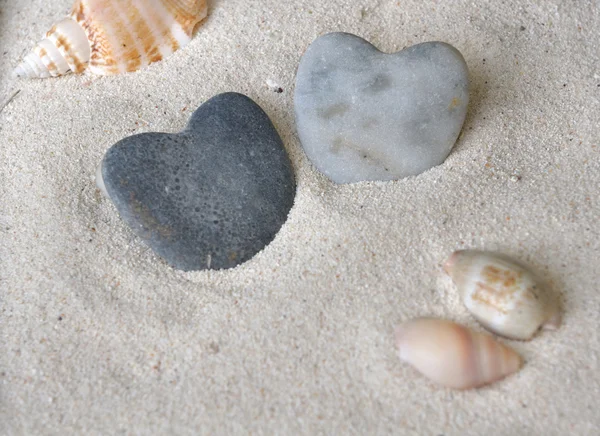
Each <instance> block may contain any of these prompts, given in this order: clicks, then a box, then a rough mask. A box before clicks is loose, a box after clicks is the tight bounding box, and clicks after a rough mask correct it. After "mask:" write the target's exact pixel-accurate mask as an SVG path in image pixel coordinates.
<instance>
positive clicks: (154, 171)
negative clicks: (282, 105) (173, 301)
mask: <svg viewBox="0 0 600 436" xmlns="http://www.w3.org/2000/svg"><path fill="white" fill-rule="evenodd" d="M101 179H102V180H101V181H103V182H104V186H105V189H106V191H107V193H108V195H109V197H110V198H111V200H112V201H113V202H114V204H115V206H116V207H117V209H118V211H119V214H120V215H121V217H122V218H123V219H124V220H125V222H126V223H127V224H128V225H129V226H131V228H132V229H133V230H134V232H135V233H136V234H138V235H139V236H140V237H141V238H142V239H143V240H144V241H145V242H146V243H147V244H148V245H150V247H152V249H153V250H154V251H155V252H156V253H157V254H159V255H160V256H162V257H163V258H164V259H165V260H166V261H167V262H168V263H170V264H171V265H172V266H174V267H175V268H178V269H182V270H186V271H188V270H201V269H222V268H231V267H234V266H236V265H238V264H240V263H242V262H244V261H246V260H248V259H250V258H251V257H252V256H254V255H255V254H256V253H258V252H259V251H261V250H262V249H263V248H264V247H265V246H266V245H267V244H269V243H270V242H271V241H272V240H273V238H274V237H275V235H276V233H277V232H278V231H279V229H280V228H281V226H282V225H283V224H284V222H285V221H286V219H287V215H288V212H289V211H290V209H291V207H292V205H293V202H294V195H295V182H294V177H293V173H292V168H291V164H290V162H289V158H288V156H287V154H286V152H285V149H284V147H283V143H282V141H281V139H280V137H279V135H278V134H277V131H276V130H275V128H274V127H273V125H272V123H271V121H270V120H269V118H268V116H267V115H266V114H265V113H264V112H263V110H262V109H261V108H260V107H259V106H258V105H257V104H256V103H254V102H253V101H252V100H250V99H249V98H248V97H246V96H243V95H241V94H235V93H227V94H221V95H218V96H216V97H214V98H212V99H211V100H209V101H208V102H206V103H205V104H203V105H202V106H201V107H200V108H199V109H198V110H196V112H194V114H193V115H192V118H191V120H190V122H189V124H188V126H187V127H186V129H185V130H183V131H182V132H180V133H178V134H166V133H144V134H141V135H135V136H131V137H129V138H126V139H124V140H122V141H120V142H118V143H117V144H115V145H114V146H112V147H111V149H110V150H109V151H108V152H107V153H106V156H105V157H104V160H103V162H102V166H101Z"/></svg>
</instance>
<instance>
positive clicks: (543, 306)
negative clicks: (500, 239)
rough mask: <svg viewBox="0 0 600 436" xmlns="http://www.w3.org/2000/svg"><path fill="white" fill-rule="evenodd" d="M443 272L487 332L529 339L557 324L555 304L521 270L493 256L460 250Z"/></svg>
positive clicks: (493, 254)
mask: <svg viewBox="0 0 600 436" xmlns="http://www.w3.org/2000/svg"><path fill="white" fill-rule="evenodd" d="M444 269H445V270H446V272H448V274H449V275H450V277H452V280H453V281H454V283H455V284H456V286H457V288H458V290H459V292H460V295H461V297H462V300H463V302H464V304H465V306H466V307H467V309H468V310H469V311H470V312H471V313H472V314H473V316H475V318H476V319H477V320H478V321H479V322H480V323H481V324H482V325H483V326H484V327H485V328H487V329H488V330H490V331H492V332H494V333H496V334H498V335H501V336H505V337H507V338H511V339H521V340H525V339H530V338H531V337H533V335H534V334H535V332H536V331H537V330H538V329H539V328H540V327H543V328H546V329H556V328H557V327H558V326H559V325H560V311H559V307H558V302H557V300H556V299H555V298H552V296H551V295H549V294H548V292H546V290H545V289H544V288H543V286H542V285H541V283H540V282H539V280H538V278H537V277H535V275H534V274H533V273H531V272H530V271H529V270H527V269H526V268H525V267H523V266H521V265H519V264H518V263H516V262H514V261H512V260H510V259H509V258H507V257H505V256H503V255H500V254H495V253H487V252H483V251H477V250H461V251H457V252H455V253H453V254H452V255H451V256H450V258H449V259H448V260H447V261H446V263H445V264H444Z"/></svg>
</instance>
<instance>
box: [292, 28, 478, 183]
mask: <svg viewBox="0 0 600 436" xmlns="http://www.w3.org/2000/svg"><path fill="white" fill-rule="evenodd" d="M468 100H469V79H468V69H467V65H466V63H465V61H464V59H463V57H462V55H461V54H460V52H459V51H458V50H456V49H455V48H454V47H452V46H450V45H448V44H445V43H442V42H427V43H423V44H418V45H415V46H412V47H409V48H407V49H405V50H402V51H400V52H398V53H394V54H385V53H382V52H381V51H379V50H378V49H377V48H375V47H374V46H373V45H371V44H370V43H369V42H367V41H365V40H364V39H362V38H359V37H358V36H355V35H351V34H347V33H330V34H327V35H324V36H322V37H320V38H318V39H317V40H316V41H315V42H313V43H312V44H311V45H310V47H309V48H308V49H307V51H306V53H305V54H304V56H303V57H302V60H301V62H300V66H299V69H298V75H297V78H296V91H295V96H294V105H295V111H296V123H297V126H298V134H299V136H300V140H301V142H302V146H303V147H304V150H305V152H306V154H307V155H308V157H309V159H310V160H311V161H312V162H313V164H314V165H315V166H316V167H317V168H318V169H319V170H321V171H322V172H323V173H324V174H325V175H326V176H328V177H329V178H330V179H331V180H333V181H334V182H336V183H352V182H358V181H363V180H395V179H399V178H402V177H406V176H411V175H416V174H419V173H421V172H423V171H425V170H427V169H429V168H431V167H433V166H435V165H439V164H441V163H442V162H443V161H444V160H445V159H446V157H447V156H448V154H449V153H450V150H451V149H452V147H453V146H454V143H455V142H456V139H457V138H458V135H459V133H460V130H461V128H462V125H463V123H464V120H465V116H466V113H467V105H468Z"/></svg>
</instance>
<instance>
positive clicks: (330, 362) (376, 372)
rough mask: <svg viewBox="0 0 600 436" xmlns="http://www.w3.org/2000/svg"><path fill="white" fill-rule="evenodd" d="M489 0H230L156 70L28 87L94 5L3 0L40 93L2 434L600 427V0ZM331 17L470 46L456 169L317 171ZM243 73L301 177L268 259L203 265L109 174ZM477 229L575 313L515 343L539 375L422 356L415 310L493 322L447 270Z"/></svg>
mask: <svg viewBox="0 0 600 436" xmlns="http://www.w3.org/2000/svg"><path fill="white" fill-rule="evenodd" d="M478 3H479V5H476V2H473V1H471V0H460V1H453V2H439V1H423V0H403V1H395V0H394V1H392V0H379V1H377V0H364V1H351V0H329V1H317V0H299V1H295V2H284V1H280V0H263V1H252V2H249V1H247V0H246V1H243V0H218V1H212V7H211V15H210V18H209V19H208V21H207V22H206V23H205V25H204V26H203V27H202V28H201V30H200V32H199V33H198V34H197V36H196V38H195V39H194V40H193V42H192V43H191V44H190V45H189V46H188V47H186V48H185V49H183V50H180V51H179V52H177V53H176V54H175V55H173V56H172V57H170V58H168V59H167V60H165V61H163V62H161V63H159V64H156V65H153V66H151V67H149V68H147V69H145V70H143V71H141V72H138V73H135V74H129V75H123V76H117V77H90V76H69V77H66V78H61V79H58V80H41V81H17V82H13V81H11V80H10V79H9V74H10V71H11V69H12V68H13V67H14V66H15V65H16V64H17V62H18V61H19V59H20V58H21V56H22V55H24V54H25V53H26V51H27V49H29V48H30V47H32V46H33V44H34V42H35V41H37V40H38V39H39V37H40V36H41V35H42V34H43V33H44V32H45V31H46V30H47V29H48V28H49V27H50V26H51V24H52V23H53V22H54V21H55V20H57V19H59V18H60V17H61V16H62V15H64V14H65V13H66V12H67V11H68V9H69V7H70V0H60V1H54V2H48V1H44V0H35V1H33V0H16V1H13V0H0V57H1V60H2V61H1V66H0V101H3V100H4V99H5V98H6V97H7V96H8V95H9V94H11V92H12V91H13V90H16V89H20V90H21V92H20V94H19V95H17V96H16V97H15V99H14V100H13V101H12V103H10V104H9V105H8V106H7V107H6V108H5V109H4V110H3V111H2V113H1V114H0V165H1V166H0V289H1V293H0V299H1V300H0V434H86V435H92V434H117V433H122V434H199V433H202V434H209V433H213V434H214V433H220V434H224V433H238V434H241V433H253V434H274V433H276V434H284V435H291V434H376V433H377V434H386V433H392V432H394V433H396V434H431V435H435V434H444V435H453V434H457V435H458V434H460V435H464V434H484V433H485V434H494V435H525V434H544V435H554V434H556V435H565V434H577V435H585V434H597V433H596V432H597V430H598V426H599V425H600V415H599V413H598V401H600V371H599V359H600V337H599V331H600V317H599V314H600V293H599V289H598V270H599V267H600V260H599V259H600V238H599V224H598V219H599V218H600V207H599V205H598V189H599V187H600V163H599V157H600V156H599V153H600V143H599V142H600V139H599V138H600V133H599V131H600V129H599V120H600V101H599V95H600V87H599V86H600V67H599V66H600V59H599V53H600V49H599V36H598V35H599V34H598V29H600V10H599V8H600V4H599V3H598V2H597V1H591V0H590V1H586V0H581V1H574V0H573V1H560V0H553V1H540V0H528V1H525V0H524V1H518V0H514V1H503V2H500V1H496V0H487V1H483V2H478ZM521 26H523V27H524V29H522V28H521ZM521 29H522V30H521ZM328 31H348V32H352V33H356V34H358V35H360V36H363V37H365V38H367V39H369V40H370V41H372V42H373V43H374V44H375V45H376V46H378V47H380V48H381V49H382V50H385V51H395V50H399V49H401V48H403V47H405V46H408V45H411V44H414V43H418V42H423V41H430V40H442V41H446V42H449V43H451V44H453V45H455V46H456V47H457V48H459V49H460V50H461V52H462V53H463V55H464V56H465V58H466V60H467V63H468V65H469V67H470V70H471V74H472V77H471V80H472V94H471V101H472V103H471V107H470V111H469V115H468V117H467V121H466V124H465V128H464V131H463V134H462V136H461V137H460V139H459V141H458V144H457V146H456V147H455V149H454V150H453V152H452V154H451V155H450V157H449V158H448V160H447V161H446V162H445V163H444V164H443V165H441V166H439V167H437V168H434V169H432V170H430V171H428V172H426V173H424V174H422V175H420V176H418V177H414V178H410V179H407V180H401V181H399V182H392V183H362V184H355V185H349V186H334V185H333V184H331V183H330V182H328V181H327V180H326V179H325V178H324V177H323V176H321V175H319V174H318V173H317V172H316V171H315V169H314V168H313V167H312V166H311V165H310V163H309V162H308V161H307V159H306V158H305V157H304V155H303V152H302V149H301V147H300V144H299V142H298V139H297V134H296V132H295V128H294V118H293V102H292V94H293V87H294V74H295V68H296V66H297V63H298V60H299V58H300V56H301V54H302V53H303V51H304V49H305V48H306V47H307V46H308V44H309V43H310V42H311V41H312V40H313V39H314V38H316V37H317V36H319V35H321V34H323V33H326V32H328ZM484 59H485V60H484ZM267 83H270V84H271V85H273V83H275V84H278V85H279V86H281V87H282V88H283V89H284V92H283V93H282V94H278V93H276V92H273V91H272V89H271V88H270V87H269V86H268V85H267ZM222 91H238V92H242V93H245V94H247V95H249V96H250V97H251V98H253V99H254V100H255V101H257V102H258V103H259V104H260V105H261V106H262V107H263V108H264V109H265V110H266V112H267V113H268V114H269V115H270V116H271V118H272V119H273V121H274V123H275V125H276V126H277V128H278V130H279V132H280V134H281V135H282V138H283V139H284V142H285V144H286V147H287V149H288V150H289V152H290V155H291V159H292V161H293V163H294V167H295V170H296V174H297V179H298V195H297V199H296V204H295V206H294V208H293V210H292V212H291V214H290V217H289V221H288V223H287V224H286V225H285V226H284V227H283V229H282V231H281V233H280V234H279V235H278V237H277V238H276V240H275V241H274V242H273V243H272V244H271V245H270V246H269V247H268V248H267V249H266V250H264V251H263V252H262V253H260V254H259V255H257V256H256V257H255V258H254V259H253V260H251V261H250V262H248V263H246V264H245V265H242V266H240V267H238V268H236V269H235V270H232V271H221V272H197V273H182V272H178V271H174V270H173V269H171V268H169V267H168V266H167V265H166V264H165V263H164V262H163V261H162V260H160V259H159V258H158V257H156V256H155V255H154V254H153V253H152V252H151V251H150V250H149V249H148V248H147V247H146V246H144V245H143V244H142V243H141V242H140V241H139V239H138V238H137V237H135V235H134V234H133V233H132V232H131V231H130V230H129V229H128V228H127V227H126V226H125V224H124V223H123V222H122V221H121V219H120V218H119V217H118V215H117V213H116V210H115V209H114V207H113V206H112V205H111V203H110V201H108V200H106V199H104V198H103V197H102V196H101V195H100V193H99V191H98V190H97V189H96V188H95V186H94V183H93V181H92V178H93V175H94V170H95V168H96V165H97V164H98V162H99V161H100V159H101V158H102V156H103V154H104V152H105V151H106V149H107V148H108V147H109V146H110V145H112V144H113V143H114V142H116V141H117V140H119V139H121V138H123V137H125V136H127V135H130V134H132V133H139V132H145V131H170V132H174V131H178V130H179V129H181V128H182V127H183V126H184V125H185V124H186V122H187V119H188V117H189V115H190V113H191V111H192V110H193V109H195V108H196V107H197V106H198V105H200V104H201V103H202V102H204V101H206V100H207V99H208V98H210V97H212V96H213V95H215V94H217V93H219V92H222ZM462 247H473V248H485V249H493V250H500V251H502V252H505V253H507V254H510V255H513V256H515V257H517V258H518V259H521V260H522V261H525V262H528V263H529V264H530V265H532V266H533V267H534V268H535V269H537V270H538V271H540V272H542V273H543V274H544V275H545V277H546V278H547V279H548V281H549V282H550V284H551V287H552V288H553V289H554V290H555V291H557V292H561V293H562V295H563V300H564V307H565V311H566V313H565V321H564V325H563V327H562V328H561V329H560V330H558V331H557V332H554V333H551V332H544V333H543V334H541V335H540V336H538V337H536V338H535V339H534V340H533V341H531V342H528V343H524V342H510V341H507V342H508V343H509V344H510V345H512V346H513V347H514V348H515V349H516V350H518V351H519V352H520V353H522V355H523V356H524V358H525V360H526V365H525V367H524V368H523V369H522V371H520V372H519V373H518V374H516V375H514V376H512V377H510V378H508V379H506V380H504V381H502V382H500V383H497V384H494V385H492V386H491V387H488V388H484V389H481V390H475V391H468V392H454V391H449V390H445V389H442V388H439V387H437V386H435V385H433V384H432V383H431V382H429V381H428V380H426V379H424V378H423V377H421V376H420V375H419V374H418V373H417V372H416V371H415V370H414V369H412V368H411V367H409V366H407V365H405V364H402V363H401V362H400V361H399V360H398V359H397V357H396V354H395V351H394V346H393V328H394V326H395V325H396V324H397V323H399V322H401V321H403V320H406V319H409V318H412V317H416V316H421V315H435V316H441V317H447V318H451V319H454V320H458V321H460V322H464V323H466V324H468V325H470V326H473V327H475V328H479V327H478V326H477V325H476V323H475V322H474V321H473V319H472V318H471V317H470V316H469V315H468V313H467V312H466V310H465V309H464V308H463V307H462V305H461V303H460V301H459V300H458V298H457V295H456V291H455V289H454V287H453V286H452V284H451V282H450V280H449V279H448V278H447V277H446V276H445V275H444V274H443V273H442V271H441V268H440V266H439V264H440V262H441V261H442V260H443V259H444V258H445V257H446V256H447V255H448V254H449V253H450V252H452V250H454V249H456V248H462Z"/></svg>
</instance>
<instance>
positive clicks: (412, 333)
mask: <svg viewBox="0 0 600 436" xmlns="http://www.w3.org/2000/svg"><path fill="white" fill-rule="evenodd" d="M396 345H397V347H398V355H399V357H400V359H401V360H403V361H405V362H407V363H409V364H411V365H412V366H414V367H415V368H416V369H417V370H418V371H419V372H421V373H422V374H423V375H424V376H426V377H428V378H430V379H431V380H433V381H434V382H436V383H439V384H441V385H443V386H447V387H450V388H454V389H470V388H476V387H479V386H483V385H486V384H488V383H492V382H494V381H496V380H500V379H501V378H504V377H506V376H507V375H509V374H512V373H514V372H516V371H517V370H518V369H519V368H521V366H522V360H521V357H520V356H519V355H518V354H517V353H516V352H515V351H514V350H512V349H511V348H509V347H506V346H505V345H502V344H500V343H499V342H496V341H495V340H494V339H493V338H492V337H491V336H489V335H487V334H483V333H477V332H474V331H472V330H470V329H468V328H466V327H464V326H462V325H460V324H456V323H454V322H451V321H445V320H440V319H431V318H420V319H415V320H412V321H408V322H406V323H404V324H402V325H400V326H399V327H398V328H397V329H396Z"/></svg>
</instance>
